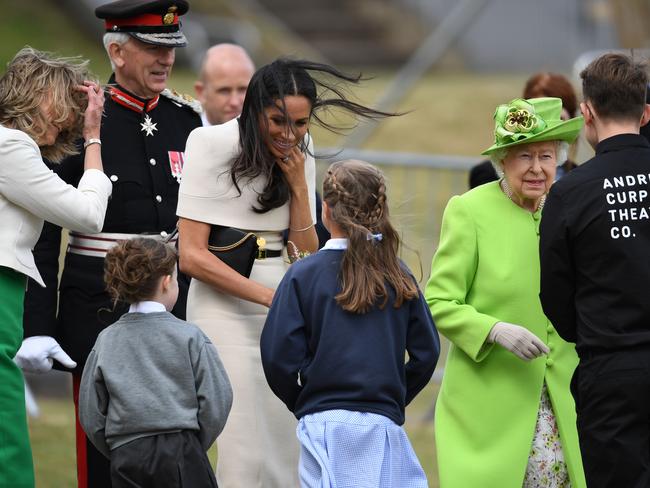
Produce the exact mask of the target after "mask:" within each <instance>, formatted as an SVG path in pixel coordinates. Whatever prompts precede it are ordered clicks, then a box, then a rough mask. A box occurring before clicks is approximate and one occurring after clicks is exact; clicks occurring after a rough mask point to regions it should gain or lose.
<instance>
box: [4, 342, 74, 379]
mask: <svg viewBox="0 0 650 488" xmlns="http://www.w3.org/2000/svg"><path fill="white" fill-rule="evenodd" d="M53 359H56V360H57V361H58V362H60V363H61V364H62V365H63V366H65V367H66V368H74V367H75V366H77V363H75V362H74V361H73V360H72V359H71V358H70V356H68V355H67V354H66V352H65V351H64V350H63V349H61V346H59V343H58V342H56V340H55V339H54V338H53V337H50V336H34V337H28V338H27V339H25V340H23V344H22V345H21V346H20V349H18V352H17V353H16V357H15V358H14V361H15V362H16V364H17V365H18V367H19V368H20V369H22V370H23V371H25V372H27V373H47V372H48V371H49V370H51V369H52V364H53Z"/></svg>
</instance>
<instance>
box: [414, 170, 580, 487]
mask: <svg viewBox="0 0 650 488" xmlns="http://www.w3.org/2000/svg"><path fill="white" fill-rule="evenodd" d="M540 218H541V211H540V210H538V211H537V212H535V213H531V212H528V211H526V210H524V209H522V208H521V207H519V206H517V205H515V204H514V203H513V202H511V201H510V200H509V199H508V198H507V197H506V196H505V195H504V194H503V192H502V191H501V189H500V188H499V186H498V182H493V183H488V184H486V185H482V186H479V187H478V188H475V189H474V190H471V191H469V192H467V193H465V194H464V195H462V196H455V197H453V198H452V199H451V200H450V201H449V203H448V205H447V208H446V209H445V213H444V217H443V222H442V230H441V237H440V245H439V247H438V250H437V252H436V254H435V256H434V258H433V262H432V264H431V276H430V278H429V282H428V283H427V286H426V291H425V296H426V299H427V302H428V304H429V307H430V308H431V313H432V315H433V317H434V319H435V321H436V326H437V327H438V330H439V331H440V333H442V334H443V335H444V336H446V337H447V338H448V339H449V340H450V342H451V348H450V351H449V355H448V358H447V364H446V367H445V375H444V378H443V382H442V386H441V389H440V394H439V396H438V401H437V405H436V419H435V436H436V449H437V453H438V466H439V475H440V486H441V488H456V487H457V488H469V487H472V488H473V487H481V488H521V486H522V483H523V480H524V477H525V472H526V466H527V464H528V456H529V453H530V449H531V445H532V440H533V436H534V432H535V424H536V421H537V413H538V410H539V408H540V399H541V394H542V387H543V385H544V383H546V385H547V389H548V394H549V397H550V399H551V403H552V406H553V411H554V413H555V417H556V422H557V425H558V428H559V433H560V440H561V442H562V448H563V452H564V457H565V461H566V463H567V468H568V471H569V475H570V478H571V484H572V487H573V488H580V487H585V486H586V483H585V479H584V474H583V469H582V460H581V457H580V450H579V445H578V434H577V430H576V414H575V404H574V401H573V397H572V396H571V393H570V391H569V383H570V380H571V376H572V374H573V371H574V369H575V367H576V365H577V363H578V357H577V355H576V352H575V347H574V345H573V344H569V343H567V342H565V341H564V340H562V339H561V338H560V337H559V336H558V335H557V332H556V331H555V329H554V328H553V326H552V325H551V324H550V322H549V321H548V320H547V318H546V317H545V316H544V313H543V312H542V307H541V305H540V302H539V257H538V242H539V220H540ZM499 321H502V322H510V323H513V324H517V325H521V326H523V327H526V328H528V329H529V330H530V331H531V332H533V333H534V334H535V335H537V336H538V337H539V338H540V339H542V340H543V341H544V342H545V343H546V344H547V345H548V347H549V349H550V353H549V354H548V356H542V357H540V358H537V359H535V360H533V361H530V362H526V361H523V360H521V359H519V358H518V357H516V356H515V355H514V354H512V353H511V352H510V351H507V350H506V349H504V348H503V347H501V346H498V345H493V344H486V342H485V341H486V339H487V336H488V333H489V331H490V329H491V328H492V326H493V325H494V324H495V323H496V322H499Z"/></svg>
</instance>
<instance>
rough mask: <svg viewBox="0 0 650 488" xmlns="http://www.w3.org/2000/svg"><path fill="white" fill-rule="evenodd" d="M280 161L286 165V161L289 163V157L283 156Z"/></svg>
mask: <svg viewBox="0 0 650 488" xmlns="http://www.w3.org/2000/svg"><path fill="white" fill-rule="evenodd" d="M281 159H282V162H283V163H286V162H287V161H289V156H285V157H283V158H281Z"/></svg>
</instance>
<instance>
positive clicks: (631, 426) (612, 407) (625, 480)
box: [571, 346, 650, 488]
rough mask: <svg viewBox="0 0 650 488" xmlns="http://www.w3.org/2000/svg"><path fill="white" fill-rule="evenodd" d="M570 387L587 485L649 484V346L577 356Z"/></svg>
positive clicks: (648, 487)
mask: <svg viewBox="0 0 650 488" xmlns="http://www.w3.org/2000/svg"><path fill="white" fill-rule="evenodd" d="M571 390H572V393H573V396H574V399H575V402H576V410H577V413H578V435H579V438H580V450H581V452H582V462H583V465H584V469H585V476H586V478H587V486H588V487H589V488H601V487H602V488H605V487H607V488H612V487H621V488H650V347H649V346H644V347H640V348H633V349H629V350H621V351H615V352H601V353H597V354H581V355H580V364H579V366H578V368H577V369H576V372H575V373H574V376H573V380H572V382H571Z"/></svg>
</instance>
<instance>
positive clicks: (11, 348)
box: [0, 266, 34, 488]
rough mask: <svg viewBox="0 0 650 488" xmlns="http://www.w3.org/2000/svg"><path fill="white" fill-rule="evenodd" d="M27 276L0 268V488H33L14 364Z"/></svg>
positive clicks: (19, 376) (21, 386) (20, 378)
mask: <svg viewBox="0 0 650 488" xmlns="http://www.w3.org/2000/svg"><path fill="white" fill-rule="evenodd" d="M26 281H27V280H26V278H25V275H23V274H22V273H19V272H17V271H14V270H13V269H9V268H6V267H4V266H0V297H2V302H1V303H2V306H0V385H2V386H1V388H2V392H1V394H0V488H33V486H34V467H33V464H32V451H31V449H30V447H29V433H28V431H27V417H26V414H25V383H24V380H23V373H22V371H21V370H20V369H19V368H18V366H16V364H15V363H14V361H13V358H14V356H15V355H16V353H17V352H18V349H19V348H20V344H21V343H22V340H23V299H24V297H25V284H26Z"/></svg>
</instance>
